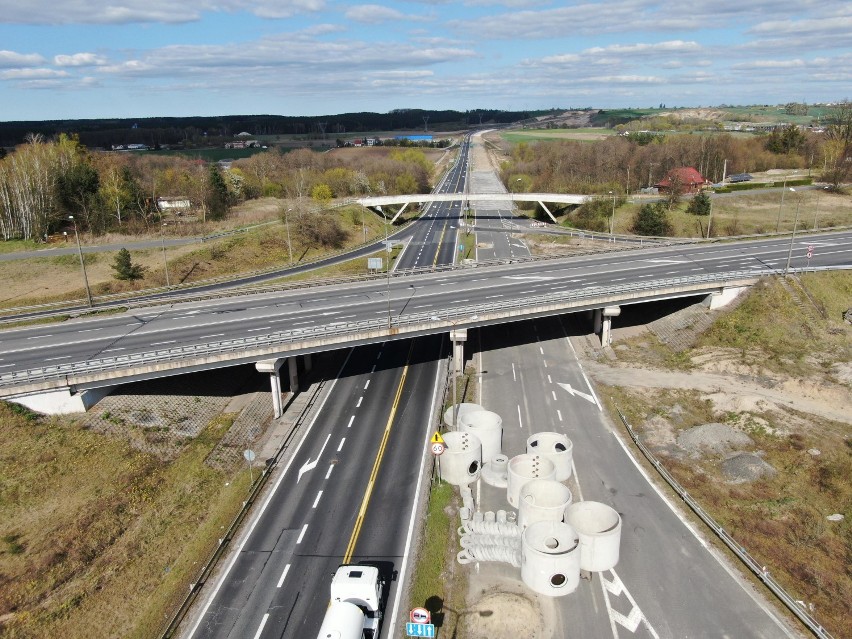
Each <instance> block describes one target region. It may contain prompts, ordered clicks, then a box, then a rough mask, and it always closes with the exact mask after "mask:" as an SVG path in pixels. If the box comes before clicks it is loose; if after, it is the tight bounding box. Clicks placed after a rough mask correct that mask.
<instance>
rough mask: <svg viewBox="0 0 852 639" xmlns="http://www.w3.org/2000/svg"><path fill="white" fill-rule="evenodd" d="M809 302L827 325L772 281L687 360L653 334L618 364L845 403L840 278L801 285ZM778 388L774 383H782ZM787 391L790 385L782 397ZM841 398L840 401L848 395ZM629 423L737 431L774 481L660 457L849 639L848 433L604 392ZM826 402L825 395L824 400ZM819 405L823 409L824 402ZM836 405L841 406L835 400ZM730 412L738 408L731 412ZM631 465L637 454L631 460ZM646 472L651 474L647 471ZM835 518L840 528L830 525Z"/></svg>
mask: <svg viewBox="0 0 852 639" xmlns="http://www.w3.org/2000/svg"><path fill="white" fill-rule="evenodd" d="M802 282H803V283H804V286H805V287H806V289H807V291H808V292H809V293H810V294H811V295H812V296H813V298H814V299H816V300H817V304H818V305H821V306H822V307H823V308H824V309H825V312H826V318H827V319H821V318H820V316H819V315H818V314H813V315H814V317H817V318H818V319H813V318H809V317H808V316H807V315H806V314H804V313H803V312H802V311H801V309H800V308H799V306H798V305H797V304H796V303H795V301H794V300H793V299H792V298H791V296H790V295H789V294H788V293H787V291H786V290H785V289H784V288H782V287H781V286H780V285H779V284H778V283H777V282H770V283H767V284H765V285H761V286H758V287H757V288H756V289H754V290H753V291H752V292H751V293H750V294H749V297H748V298H747V299H746V300H745V301H744V302H743V303H742V304H740V306H739V307H738V308H737V309H736V310H733V311H731V312H729V313H727V314H726V315H724V316H723V317H722V318H720V319H719V320H717V321H716V323H715V324H714V325H713V326H712V327H711V328H710V329H709V330H708V331H707V332H705V334H704V335H703V336H702V337H701V338H700V339H699V341H698V343H697V344H696V345H695V346H694V347H693V348H691V349H689V350H688V351H686V352H681V353H675V352H673V351H672V350H671V349H670V348H669V347H668V346H667V345H666V344H663V343H661V342H659V340H657V339H656V338H654V337H653V336H651V335H647V334H646V335H643V336H641V337H637V338H633V339H631V340H627V341H626V342H625V343H624V344H623V345H624V346H626V347H627V348H624V349H622V348H621V347H620V348H619V351H618V355H619V359H623V360H633V361H637V362H640V363H643V364H651V365H656V366H662V367H669V368H681V369H685V370H688V369H692V368H695V367H696V366H697V365H698V364H697V363H698V362H700V361H702V359H706V358H708V357H709V358H711V359H712V361H714V362H717V364H718V363H719V362H723V361H726V360H727V361H729V362H730V366H731V367H732V368H733V369H734V370H736V371H739V374H746V375H750V376H755V377H761V376H765V377H770V378H772V377H776V378H780V379H787V376H790V377H791V378H792V379H793V380H797V382H796V383H798V384H799V386H798V388H797V387H796V386H791V387H790V388H791V391H790V392H791V393H792V394H793V396H807V395H808V389H809V388H811V387H815V388H820V389H822V390H823V392H826V390H825V389H831V388H835V389H836V390H835V391H834V392H835V393H836V396H837V397H838V398H841V397H843V396H844V395H845V396H848V385H849V382H848V377H846V380H847V381H845V382H844V381H843V377H844V373H843V371H844V370H845V371H846V373H845V375H847V376H848V371H849V363H850V361H852V339H850V337H852V332H850V328H849V326H848V325H845V324H844V323H843V322H842V320H841V319H840V318H841V314H842V312H843V311H844V310H846V309H847V308H848V306H849V304H850V300H852V275H850V274H849V273H848V272H838V273H826V274H819V275H816V274H807V275H804V276H803V277H802ZM779 383H780V382H779ZM785 387H787V386H785ZM844 389H845V390H844ZM602 395H604V396H609V397H612V398H613V399H614V401H615V402H616V403H617V405H618V406H619V407H620V408H621V409H622V410H623V411H624V412H625V413H626V415H627V417H628V420H629V421H630V422H631V424H632V425H633V426H634V427H636V428H637V429H638V431H639V432H640V434H641V433H645V434H646V436H648V434H649V433H650V431H649V429H650V428H656V427H658V424H657V426H651V425H650V424H651V423H652V422H658V421H659V420H664V422H665V423H668V424H670V425H671V426H670V427H671V428H672V429H673V435H674V436H676V435H677V433H679V432H681V431H682V430H684V429H687V428H690V427H693V426H696V425H700V424H706V423H710V422H724V423H727V424H730V425H732V426H735V427H737V428H739V429H741V430H743V431H745V432H746V433H747V434H748V435H749V436H750V437H751V438H752V439H753V440H754V447H753V449H754V450H755V451H758V452H759V455H760V456H761V457H762V459H763V460H764V461H766V462H767V463H769V464H770V465H771V466H772V467H773V468H774V469H775V470H776V471H777V474H775V475H774V476H772V477H765V478H763V479H760V480H757V481H753V482H749V483H732V482H731V481H730V480H729V478H727V477H726V476H725V475H724V473H723V472H722V470H721V468H720V465H721V463H722V462H723V461H724V456H723V455H713V454H705V455H702V456H701V457H700V458H691V457H685V456H678V455H674V454H665V453H664V452H663V453H660V457H661V459H662V460H663V463H664V465H665V466H666V467H667V468H668V469H669V470H670V471H671V472H672V473H673V474H674V475H675V476H676V477H677V479H678V481H680V482H681V484H682V485H683V486H684V487H685V488H686V489H687V490H688V491H689V492H690V494H692V495H693V497H695V498H697V500H698V501H699V503H701V505H702V506H703V507H704V508H705V509H706V510H707V511H708V512H710V514H711V515H712V516H713V517H714V518H715V519H716V521H718V522H719V523H720V524H721V525H722V526H723V527H724V528H725V529H726V530H727V531H728V532H730V533H731V534H732V535H733V536H734V538H735V539H737V541H738V542H739V543H741V544H742V545H743V547H745V548H746V549H747V550H748V551H749V552H750V553H751V554H752V555H753V556H754V557H756V558H757V561H759V562H761V563H762V564H764V565H766V566H767V568H768V569H769V571H770V572H771V573H772V575H773V576H774V577H775V578H776V579H777V580H778V581H779V582H780V583H781V584H782V585H783V586H784V587H785V588H786V589H787V590H788V592H790V593H791V594H793V596H794V597H795V598H796V599H801V600H803V601H806V602H808V603H809V604H813V606H814V614H815V616H816V617H817V619H819V620H820V622H821V623H823V624H825V626H826V627H827V628H828V629H830V631H831V632H832V633H834V635H835V636H837V637H841V636H847V635H846V633H847V632H848V629H849V626H848V615H849V610H850V606H852V575H850V572H849V570H848V567H849V557H850V556H852V483H850V482H849V478H850V477H852V427H850V425H849V423H848V422H846V423H843V422H836V421H832V420H829V419H825V418H821V417H819V416H815V415H812V414H807V413H804V412H799V411H796V410H778V409H777V408H775V407H774V406H769V407H767V405H766V403H763V402H753V403H750V404H751V405H748V404H749V402H748V400H747V399H746V400H744V401H745V403H746V404H747V406H746V407H744V408H741V407H728V408H727V409H725V410H722V411H721V412H720V410H719V409H718V408H716V407H714V404H713V402H712V401H711V399H709V398H708V397H707V393H706V392H700V391H676V390H667V391H658V392H656V393H655V394H654V396H653V397H649V396H648V393H647V392H639V391H637V390H632V389H630V388H618V387H611V388H609V389H608V390H607V391H606V392H605V393H602ZM827 397H828V398H830V397H832V395H828V396H827ZM827 401H831V400H830V399H828V400H827ZM839 401H841V402H842V401H843V400H842V399H840V400H839ZM735 406H738V405H735ZM637 456H639V453H638V452H637ZM652 472H653V471H652ZM834 513H840V514H842V515H844V519H843V520H842V521H839V522H834V521H829V520H828V519H826V517H827V516H828V515H831V514H834Z"/></svg>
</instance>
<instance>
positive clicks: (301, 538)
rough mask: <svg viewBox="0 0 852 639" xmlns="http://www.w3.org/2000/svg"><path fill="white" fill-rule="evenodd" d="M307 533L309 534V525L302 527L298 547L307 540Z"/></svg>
mask: <svg viewBox="0 0 852 639" xmlns="http://www.w3.org/2000/svg"><path fill="white" fill-rule="evenodd" d="M306 532H308V525H307V524H305V525H304V526H302V532H300V533H299V538H298V539H297V540H296V545H299V544H301V543H302V540H303V539H304V538H305V533H306Z"/></svg>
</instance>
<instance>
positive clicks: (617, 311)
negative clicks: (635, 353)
mask: <svg viewBox="0 0 852 639" xmlns="http://www.w3.org/2000/svg"><path fill="white" fill-rule="evenodd" d="M619 315H621V307H620V306H606V307H604V308H602V309H595V328H597V327H598V326H600V334H601V346H609V345H610V344H612V318H613V317H618V316H619Z"/></svg>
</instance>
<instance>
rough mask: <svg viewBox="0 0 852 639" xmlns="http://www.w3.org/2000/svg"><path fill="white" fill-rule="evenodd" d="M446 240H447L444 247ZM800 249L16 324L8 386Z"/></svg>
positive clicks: (823, 240)
mask: <svg viewBox="0 0 852 639" xmlns="http://www.w3.org/2000/svg"><path fill="white" fill-rule="evenodd" d="M457 216H458V209H454V210H453V211H452V212H450V211H448V212H447V213H438V212H437V211H436V212H434V213H433V214H430V216H429V217H424V219H423V224H424V226H428V227H429V229H428V230H427V231H424V232H422V233H423V237H422V239H421V240H419V241H413V242H412V243H410V244H409V246H408V247H407V248H406V249H405V252H404V253H403V255H402V258H401V260H402V259H405V260H408V259H410V258H409V256H416V255H420V258H419V259H421V260H425V261H426V262H427V263H434V262H436V261H438V262H440V261H441V260H443V259H449V258H448V257H447V258H444V257H442V256H443V255H446V256H449V254H450V253H451V252H452V251H454V250H455V249H453V248H452V247H451V243H452V242H451V241H450V240H451V238H453V236H454V233H451V232H449V227H451V226H454V224H453V222H452V220H453V219H455V218H456V217H457ZM444 225H446V226H447V229H448V230H447V231H445V230H444V229H443V227H444ZM442 237H443V241H444V245H443V246H442V248H438V244H437V242H438V241H439V240H440V239H441V238H442ZM789 245H790V241H789V238H773V239H762V240H755V241H749V242H739V243H730V244H727V243H725V244H722V243H720V244H694V245H685V246H683V245H681V246H676V247H658V248H644V249H630V250H623V251H616V252H612V253H602V254H596V255H582V256H578V257H576V258H560V259H551V260H544V261H532V262H518V263H510V264H504V265H499V266H490V267H478V268H459V269H455V270H452V271H443V272H434V273H425V274H422V275H416V276H406V277H391V278H389V279H387V278H384V277H380V278H377V279H375V280H371V281H368V282H362V283H348V284H345V285H329V286H322V287H316V288H306V289H298V290H289V291H282V292H280V293H267V294H258V295H242V296H236V297H223V298H220V299H217V300H207V301H203V302H197V303H186V304H179V305H173V306H160V307H153V308H146V309H140V310H139V311H136V312H130V313H125V314H121V315H112V316H104V317H95V318H90V319H85V320H80V321H69V322H64V323H58V324H50V325H43V326H32V327H27V328H21V329H14V330H6V331H3V332H0V386H8V385H10V384H12V385H13V384H14V380H13V379H12V375H14V374H16V372H18V371H24V370H27V369H33V368H40V367H44V366H53V365H57V366H58V365H73V364H74V363H75V362H88V361H92V360H98V359H103V358H111V357H117V356H129V355H132V354H134V353H148V352H151V351H154V350H163V349H166V350H168V349H170V348H171V347H172V346H188V345H193V344H210V343H220V342H222V341H225V340H230V339H241V338H245V337H252V336H254V337H258V338H266V337H267V336H268V337H269V338H270V339H273V338H275V336H276V335H281V334H282V333H284V334H286V335H289V336H293V337H298V336H300V335H303V334H304V335H308V334H317V333H321V334H324V333H327V332H329V331H331V330H340V329H343V328H345V327H346V326H347V325H348V324H352V323H356V322H365V321H372V322H376V321H377V320H382V321H384V319H386V318H387V317H388V314H390V317H391V319H392V321H393V322H399V321H402V320H405V319H406V318H411V317H418V316H419V317H424V318H427V319H428V318H429V317H430V316H431V314H433V313H439V312H443V311H448V310H450V311H454V312H455V311H457V312H459V313H464V312H465V309H468V308H471V307H474V306H476V305H487V304H495V303H518V304H523V303H524V302H525V301H526V300H528V299H529V298H533V297H535V296H537V295H545V294H553V293H559V292H566V293H570V292H572V291H580V292H583V291H590V290H591V291H594V290H597V289H596V287H599V288H605V287H611V286H618V285H623V284H630V283H641V282H653V281H657V280H665V279H670V278H676V277H693V276H700V275H706V274H718V273H726V272H730V271H739V272H746V273H749V274H753V275H754V276H755V277H757V276H760V275H764V274H769V273H777V272H779V271H783V269H784V267H785V263H786V260H787V255H788V250H789ZM808 246H813V247H814V250H813V257H812V259H810V260H807V258H806V252H807V247H808ZM424 247H425V248H424ZM439 253H440V255H439ZM806 264H807V265H808V266H810V267H811V268H849V267H852V232H849V231H844V232H835V233H826V234H820V235H813V236H809V235H801V236H798V237H797V238H796V241H795V243H794V246H793V251H792V261H791V265H792V266H793V268H804V267H805V266H806ZM388 293H390V297H388ZM438 330H440V328H436V332H437V331H438ZM176 357H177V355H176ZM220 365H221V364H220Z"/></svg>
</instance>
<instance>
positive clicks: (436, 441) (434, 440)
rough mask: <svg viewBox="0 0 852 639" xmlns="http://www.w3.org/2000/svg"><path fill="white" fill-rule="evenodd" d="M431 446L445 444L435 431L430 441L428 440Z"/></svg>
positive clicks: (439, 434)
mask: <svg viewBox="0 0 852 639" xmlns="http://www.w3.org/2000/svg"><path fill="white" fill-rule="evenodd" d="M430 441H431V442H432V443H433V444H445V443H446V442H444V438H443V437H441V433H439V432H438V431H435V434H434V435H432V439H431V440H430Z"/></svg>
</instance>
